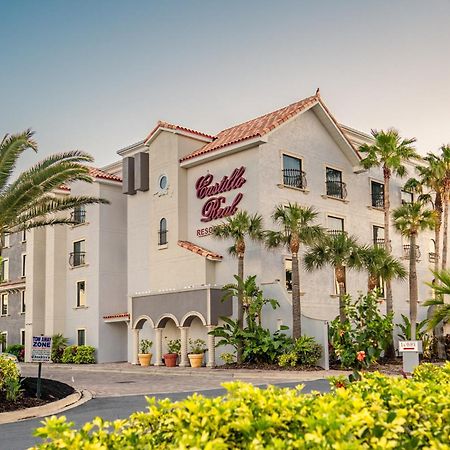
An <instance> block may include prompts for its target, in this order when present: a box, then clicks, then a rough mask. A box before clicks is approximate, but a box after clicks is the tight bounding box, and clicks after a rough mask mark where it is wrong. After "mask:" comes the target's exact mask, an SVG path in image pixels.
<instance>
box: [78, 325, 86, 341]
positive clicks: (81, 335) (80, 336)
mask: <svg viewBox="0 0 450 450" xmlns="http://www.w3.org/2000/svg"><path fill="white" fill-rule="evenodd" d="M77 345H86V330H85V329H84V328H79V329H78V330H77Z"/></svg>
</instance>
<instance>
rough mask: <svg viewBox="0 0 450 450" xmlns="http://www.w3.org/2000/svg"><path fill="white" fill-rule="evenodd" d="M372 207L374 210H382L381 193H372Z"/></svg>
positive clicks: (382, 198) (382, 197) (382, 200)
mask: <svg viewBox="0 0 450 450" xmlns="http://www.w3.org/2000/svg"><path fill="white" fill-rule="evenodd" d="M372 206H373V207H374V208H384V195H383V193H372Z"/></svg>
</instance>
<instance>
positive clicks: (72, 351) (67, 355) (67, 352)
mask: <svg viewBox="0 0 450 450" xmlns="http://www.w3.org/2000/svg"><path fill="white" fill-rule="evenodd" d="M77 348H78V346H77V345H69V346H68V347H66V348H65V349H64V352H63V355H62V358H61V362H62V363H64V364H73V363H74V362H75V361H74V358H75V355H76V354H77Z"/></svg>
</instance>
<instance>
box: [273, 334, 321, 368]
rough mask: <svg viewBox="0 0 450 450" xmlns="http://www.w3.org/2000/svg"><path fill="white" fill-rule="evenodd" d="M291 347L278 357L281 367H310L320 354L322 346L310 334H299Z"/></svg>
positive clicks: (314, 363)
mask: <svg viewBox="0 0 450 450" xmlns="http://www.w3.org/2000/svg"><path fill="white" fill-rule="evenodd" d="M291 347H292V348H291V349H290V350H289V351H288V352H287V353H285V354H284V355H281V356H280V357H279V358H278V365H279V366H281V367H287V366H291V367H295V366H303V367H312V366H315V365H316V364H317V361H319V359H320V357H321V356H322V347H321V346H320V345H319V344H318V343H317V342H316V341H315V340H314V338H312V337H310V336H301V337H299V338H298V339H296V340H295V341H294V342H293V344H292V346H291Z"/></svg>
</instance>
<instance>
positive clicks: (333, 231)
mask: <svg viewBox="0 0 450 450" xmlns="http://www.w3.org/2000/svg"><path fill="white" fill-rule="evenodd" d="M327 232H328V234H331V236H339V235H341V234H347V232H346V231H344V230H327Z"/></svg>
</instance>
